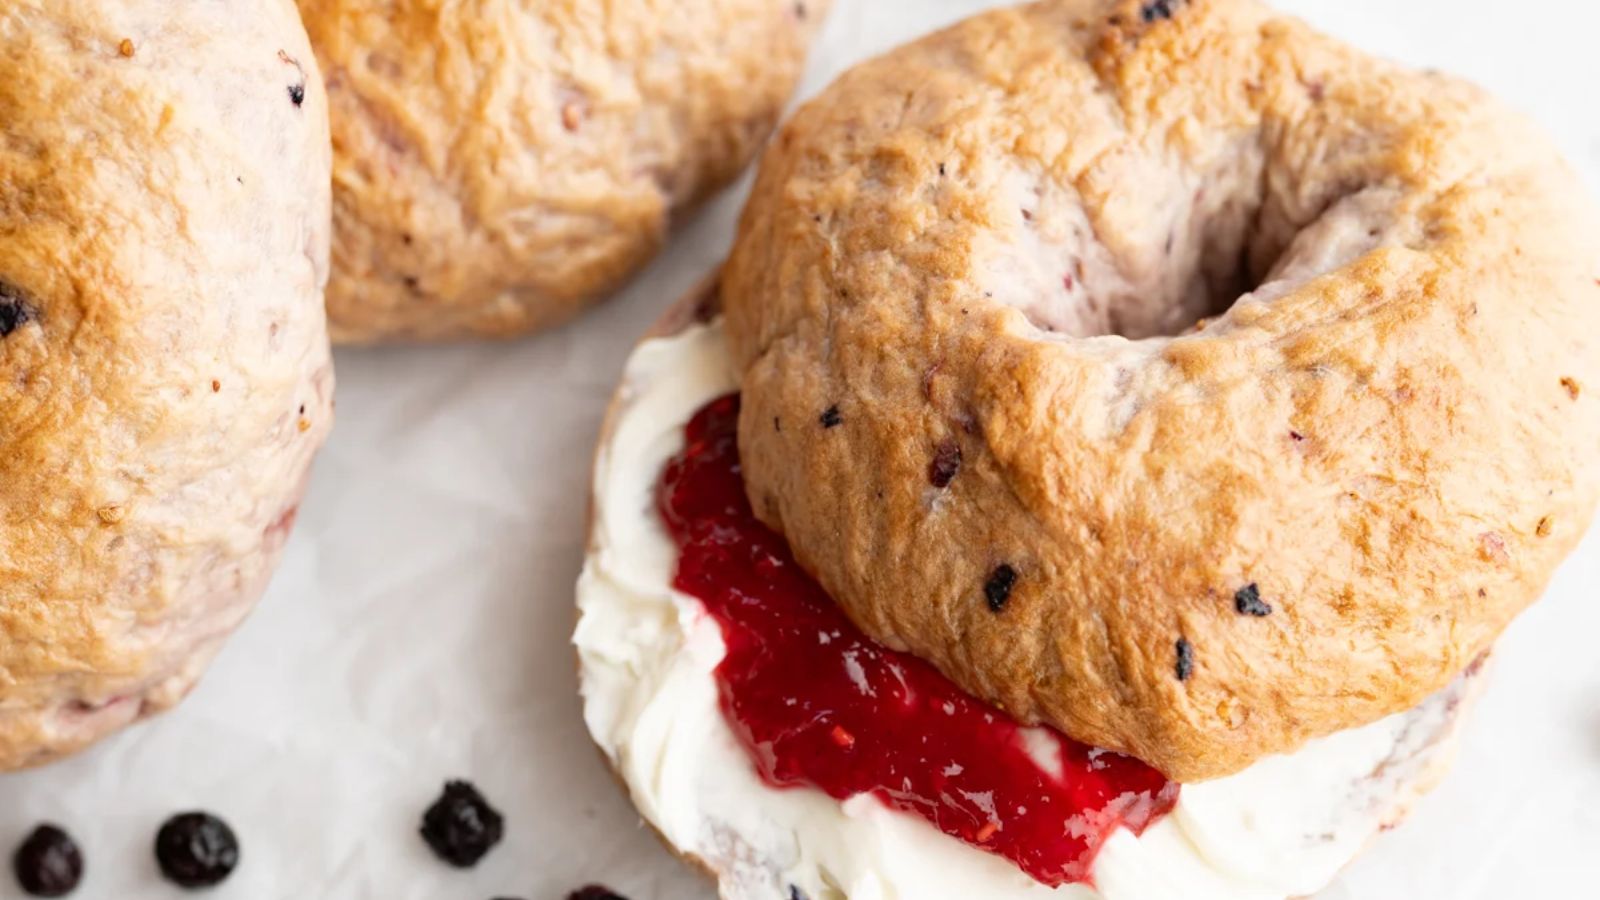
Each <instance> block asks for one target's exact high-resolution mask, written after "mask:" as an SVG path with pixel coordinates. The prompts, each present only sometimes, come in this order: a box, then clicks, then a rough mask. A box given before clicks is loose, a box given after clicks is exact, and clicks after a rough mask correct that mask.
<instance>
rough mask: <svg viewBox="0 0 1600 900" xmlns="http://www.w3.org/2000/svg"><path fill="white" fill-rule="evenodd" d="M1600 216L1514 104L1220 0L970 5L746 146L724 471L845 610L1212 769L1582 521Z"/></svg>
mask: <svg viewBox="0 0 1600 900" xmlns="http://www.w3.org/2000/svg"><path fill="white" fill-rule="evenodd" d="M1597 242H1600V215H1597V212H1596V208H1595V206H1594V204H1593V202H1592V200H1591V199H1590V198H1589V197H1588V196H1587V195H1586V194H1585V192H1584V191H1583V189H1582V187H1581V185H1580V182H1579V180H1578V178H1577V177H1576V176H1575V174H1574V173H1573V172H1572V170H1571V169H1569V168H1568V167H1567V165H1566V164H1565V163H1564V162H1563V161H1562V160H1561V159H1560V158H1559V156H1558V154H1557V153H1556V151H1555V150H1554V149H1553V148H1552V144H1551V143H1550V142H1549V141H1548V140H1547V139H1546V138H1545V137H1544V136H1542V135H1541V134H1540V132H1539V131H1538V129H1537V128H1535V127H1534V126H1533V125H1532V124H1530V123H1529V122H1528V121H1526V120H1525V119H1524V118H1522V117H1520V116H1518V115H1516V114H1514V113H1512V112H1510V111H1509V110H1508V109H1507V108H1506V107H1504V106H1502V105H1500V104H1499V103H1497V102H1495V101H1494V100H1493V99H1491V98H1490V97H1488V96H1486V95H1485V94H1484V93H1483V92H1482V91H1480V90H1478V89H1477V88H1474V87H1472V86H1470V85H1468V84H1466V83H1464V82H1461V81H1459V80H1456V79H1453V78H1449V77H1446V76H1443V75H1439V74H1436V73H1422V72H1415V71H1411V70H1408V69H1405V68H1402V67H1400V66H1398V65H1394V64H1391V63H1387V62H1384V61H1381V60H1378V59H1374V58H1372V57H1369V56H1366V55H1364V54H1362V53H1359V52H1357V51H1355V50H1352V49H1350V48H1349V47H1346V46H1344V45H1342V44H1340V43H1338V42H1336V41H1334V40H1332V39H1330V38H1327V37H1324V36H1322V35H1319V34H1317V33H1316V32H1314V31H1312V30H1311V29H1310V28H1308V27H1307V26H1305V25H1304V24H1302V23H1300V22H1298V21H1296V20H1293V19H1290V18H1286V17H1284V16H1281V15H1278V14H1276V13H1274V12H1273V11H1272V10H1271V9H1269V8H1268V7H1266V6H1264V5H1262V4H1261V3H1258V2H1254V0H1192V2H1182V0H1161V2H1145V3H1139V2H1132V0H1124V2H1109V0H1048V2H1043V3H1037V4H1033V5H1028V6H1022V7H1018V8H1015V9H1004V10H997V11H994V12H990V13H986V14H983V15H980V16H977V17H975V18H972V19H969V20H967V21H966V22H964V23H962V24H959V25H956V26H955V27H953V28H951V29H949V30H946V31H943V32H940V33H938V34H935V35H932V36H930V37H928V38H926V39H923V40H920V41H918V42H916V43H913V44H911V45H909V46H906V47H903V48H901V49H899V50H896V51H894V52H891V53H889V54H888V55H886V56H883V57H881V58H879V59H876V60H873V61H871V62H868V63H866V64H864V65H861V66H859V67H858V68H856V69H855V70H854V71H851V72H850V73H848V74H846V75H845V76H843V77H842V78H840V79H839V80H838V81H837V82H836V83H835V84H834V85H833V86H832V87H831V88H830V89H828V90H827V91H826V92H825V93H823V94H822V95H821V96H820V97H819V98H818V99H816V100H814V101H812V102H811V103H809V104H808V105H807V106H805V107H804V108H803V109H802V110H801V111H800V112H799V113H797V114H796V115H795V116H794V118H793V119H792V120H791V121H790V122H789V123H788V124H787V125H786V126H785V127H784V128H783V129H782V131H781V133H780V135H779V136H778V137H777V138H776V139H775V140H774V141H773V144H772V147H771V149H770V151H769V152H768V153H767V155H766V157H765V159H764V160H763V162H762V164H761V168H760V174H759V176H758V178H757V182H756V185H755V188H754V193H753V195H752V197H751V199H750V201H749V204H748V206H747V207H746V210H745V214H744V218H743V221H742V223H741V228H740V232H739V236H738V239H737V243H736V244H735V246H734V249H733V252H732V255H731V257H730V259H729V262H728V264H727V267H726V269H725V273H724V282H723V291H722V301H723V304H724V307H725V312H726V323H727V334H728V340H729V346H730V348H731V352H732V354H733V360H734V367H735V372H736V373H737V375H738V380H739V385H740V387H741V389H742V393H743V401H742V404H743V405H742V413H741V419H740V427H739V444H740V448H741V451H742V454H743V456H742V458H743V473H744V478H745V482H746V485H747V488H748V492H749V497H750V499H751V502H752V504H753V505H754V508H755V512H756V514H757V515H759V516H760V517H761V519H762V520H763V521H764V522H765V523H767V524H768V525H769V526H771V527H772V528H773V529H775V530H776V531H778V532H780V533H781V534H783V535H784V536H785V538H787V541H788V543H789V545H790V547H791V548H792V550H793V552H794V555H795V557H796V558H797V559H798V561H799V563H800V564H801V565H802V566H803V567H804V568H805V569H806V570H807V571H808V572H810V573H811V574H813V575H814V576H815V577H816V579H817V580H818V581H819V582H820V583H821V584H822V586H823V587H824V588H826V589H827V591H828V593H829V594H831V595H832V596H833V597H834V598H835V599H836V600H837V601H838V603H839V604H840V605H841V606H843V608H844V609H845V611H846V612H847V613H848V614H849V616H850V618H851V619H852V620H854V622H855V623H856V624H858V625H859V626H860V627H861V628H862V629H863V630H864V631H866V632H867V633H868V634H869V635H870V636H872V637H873V638H875V639H877V640H878V641H880V642H882V643H884V644H886V645H888V646H890V647H893V648H896V649H900V650H908V651H910V652H911V653H912V654H914V655H915V656H917V657H919V658H921V659H924V660H927V661H929V662H931V663H933V664H934V665H935V666H936V667H937V668H938V669H939V670H940V671H942V672H943V673H944V674H945V675H947V676H949V677H950V678H951V679H953V680H954V681H955V682H956V683H958V684H959V685H961V686H962V687H963V688H965V689H966V690H968V691H970V692H971V693H973V694H975V695H976V696H978V697H980V698H983V699H984V700H986V701H988V702H991V703H993V704H995V705H997V706H999V707H1000V708H1002V709H1004V710H1006V711H1007V712H1008V713H1010V714H1011V715H1012V716H1014V717H1016V718H1017V719H1019V720H1021V721H1023V722H1028V723H1044V724H1048V725H1051V726H1053V727H1055V728H1057V729H1059V730H1061V731H1062V732H1065V733H1066V734H1068V735H1070V736H1071V737H1073V738H1075V739H1077V740H1080V741H1083V742H1085V743H1086V744H1090V745H1093V746H1097V747H1104V748H1109V749H1112V750H1117V751H1120V752H1124V753H1128V754H1130V755H1132V756H1135V757H1137V758H1139V759H1141V760H1144V761H1145V762H1147V763H1150V764H1151V765H1153V766H1154V767H1155V768H1157V769H1159V770H1160V771H1161V772H1163V773H1165V774H1166V775H1167V776H1169V777H1172V778H1174V779H1178V780H1180V781H1185V782H1188V781H1195V780H1202V779H1208V778H1217V777H1220V776H1225V775H1228V774H1231V773H1235V772H1239V771H1241V770H1242V769H1244V768H1245V767H1247V766H1249V765H1250V764H1251V763H1252V762H1253V761H1255V760H1257V759H1259V758H1261V757H1263V756H1264V755H1267V754H1276V753H1285V752H1289V751H1292V750H1294V749H1295V748H1298V747H1300V746H1301V745H1302V744H1304V743H1305V742H1306V741H1307V740H1310V739H1312V738H1315V737H1318V736H1322V735H1328V734H1332V733H1334V732H1338V731H1342V730H1346V729H1351V728H1356V727H1359V726H1363V725H1366V724H1368V723H1371V722H1374V721H1377V720H1379V719H1381V718H1382V717H1385V716H1389V715H1393V714H1396V713H1399V712H1401V711H1403V710H1408V709H1412V708H1414V707H1416V706H1417V704H1418V703H1420V702H1422V701H1423V699H1424V698H1426V697H1428V696H1430V695H1432V694H1435V693H1436V692H1438V691H1439V690H1441V689H1443V688H1444V687H1445V685H1447V684H1449V683H1450V682H1451V681H1452V680H1453V679H1455V678H1456V677H1457V676H1458V675H1459V674H1460V673H1461V671H1462V670H1463V669H1464V668H1466V667H1467V666H1468V665H1469V664H1470V663H1471V662H1472V661H1473V660H1475V659H1477V658H1479V657H1480V656H1481V655H1482V654H1483V653H1484V652H1485V651H1486V650H1487V649H1488V647H1489V646H1490V644H1491V643H1492V642H1493V641H1494V640H1495V638H1496V637H1497V635H1499V633H1500V632H1501V630H1502V629H1503V628H1504V627H1505V626H1506V624H1507V623H1508V622H1509V621H1510V620H1511V619H1512V617H1514V616H1515V615H1516V614H1517V613H1518V612H1519V611H1520V610H1522V609H1523V608H1524V607H1526V606H1527V605H1528V604H1529V603H1531V602H1532V601H1533V600H1534V599H1535V598H1536V597H1537V596H1538V595H1539V594H1540V592H1541V591H1542V589H1543V587H1544V585H1545V583H1546V581H1547V580H1548V578H1549V577H1550V575H1551V573H1552V571H1553V570H1554V568H1555V567H1556V566H1557V564H1558V563H1559V562H1560V561H1561V560H1562V559H1563V558H1564V557H1565V556H1566V555H1567V553H1568V552H1569V551H1571V550H1572V548H1573V547H1574V546H1575V545H1576V543H1577V541H1578V539H1579V537H1580V536H1581V535H1582V534H1583V532H1584V530H1585V529H1586V527H1587V525H1588V523H1589V521H1590V518H1591V516H1592V514H1593V511H1594V507H1595V502H1596V496H1597V487H1600V346H1597V342H1600V282H1597V279H1596V276H1597V275H1600V244H1597Z"/></svg>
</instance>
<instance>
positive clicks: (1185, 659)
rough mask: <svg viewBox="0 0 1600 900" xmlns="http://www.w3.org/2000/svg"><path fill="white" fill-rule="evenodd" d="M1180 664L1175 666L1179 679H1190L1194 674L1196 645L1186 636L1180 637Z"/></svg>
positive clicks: (1174, 669) (1178, 647)
mask: <svg viewBox="0 0 1600 900" xmlns="http://www.w3.org/2000/svg"><path fill="white" fill-rule="evenodd" d="M1176 646H1177V650H1178V664H1177V665H1176V666H1174V667H1173V671H1174V672H1175V673H1176V674H1177V676H1178V680H1179V681H1188V680H1189V676H1190V675H1193V674H1194V647H1193V646H1192V645H1190V643H1189V641H1188V640H1187V639H1185V638H1178V643H1177V645H1176Z"/></svg>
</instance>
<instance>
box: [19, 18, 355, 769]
mask: <svg viewBox="0 0 1600 900" xmlns="http://www.w3.org/2000/svg"><path fill="white" fill-rule="evenodd" d="M0 49H3V51H4V52H3V53H0V134H3V139H0V233H3V234H4V238H3V239H0V454H3V456H4V458H5V460H6V464H5V477H4V478H3V479H0V513H3V517H0V560H3V562H0V769H12V768H17V767H21V766H27V765H32V764H36V763H41V762H44V761H47V760H49V759H52V758H54V757H57V756H60V755H61V754H64V753H67V752H70V751H73V750H76V749H78V748H80V747H83V746H85V745H86V744H88V743H90V742H91V741H94V740H96V739H98V738H100V737H102V736H104V735H106V734H108V733H110V732H111V731H113V730H115V729H117V728H119V727H121V726H122V725H124V724H127V723H128V722H131V721H133V720H135V719H137V718H139V717H141V716H144V715H147V714H150V713H152V712H155V711H158V710H160V709H163V708H165V707H168V706H170V705H171V704H173V703H175V702H176V701H177V700H178V699H180V698H181V697H182V696H183V695H184V694H185V693H186V692H187V691H188V690H189V688H190V687H191V686H193V684H194V682H195V680H196V679H197V678H198V677H199V675H200V673H201V671H202V670H203V669H204V667H205V665H206V663H207V662H208V661H209V659H210V658H211V656H212V655H213V654H214V653H215V652H216V650H217V648H218V646H219V645H220V643H221V641H222V639H223V638H224V637H225V636H226V635H227V634H228V632H229V631H231V630H232V629H233V627H234V626H235V625H237V624H238V623H239V621H240V620H241V619H242V618H243V617H244V615H245V614H246V613H247V612H248V611H249V609H250V607H251V605H252V604H253V603H254V601H255V599H256V597H257V596H258V595H259V594H260V592H261V590H262V588H263V587H264V585H265V583H266V581H267V578H268V576H269V574H270V572H271V571H272V567H273V565H274V562H275V560H276V558H277V556H278V552H279V549H280V548H281V547H282V545H283V542H284V540H285V537H286V536H287V534H288V532H289V529H290V526H291V525H292V523H293V521H294V515H295V510H296V504H297V503H298V501H299V497H300V493H301V489H302V487H303V485H304V482H305V477H306V471H307V468H308V466H309V464H310V462H311V458H312V455H313V453H314V451H315V450H316V448H317V447H318V445H319V444H320V443H321V442H322V439H323V436H324V434H325V433H326V431H327V428H328V427H329V423H330V421H331V414H332V410H331V393H332V390H333V380H332V378H333V376H332V371H331V369H330V366H329V356H328V338H327V330H326V324H325V319H324V314H323V308H322V285H323V284H324V282H325V281H326V278H327V271H328V232H329V216H330V196H329V193H330V192H329V188H328V177H329V171H330V166H331V161H330V151H329V138H328V120H327V104H326V101H325V99H324V95H323V92H322V87H321V81H320V79H319V77H318V75H317V68H316V63H315V61H314V60H313V58H312V55H311V49H310V46H309V44H308V43H307V41H306V36H305V31H304V29H303V28H302V27H301V25H300V22H299V19H298V17H297V16H296V14H295V9H294V6H293V4H292V3H290V2H289V0H240V2H233V3H220V4H219V3H179V4H171V3H165V2H157V0H130V2H123V3H105V2H97V0H14V2H10V3H7V4H6V5H5V6H4V8H3V10H0Z"/></svg>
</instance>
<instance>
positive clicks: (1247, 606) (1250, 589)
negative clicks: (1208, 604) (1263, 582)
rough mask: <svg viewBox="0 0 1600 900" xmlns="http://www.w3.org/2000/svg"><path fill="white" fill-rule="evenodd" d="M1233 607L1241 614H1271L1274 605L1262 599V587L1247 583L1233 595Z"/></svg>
mask: <svg viewBox="0 0 1600 900" xmlns="http://www.w3.org/2000/svg"><path fill="white" fill-rule="evenodd" d="M1233 608H1234V609H1237V610H1238V611H1239V615H1241V616H1270V615H1272V606H1271V605H1270V604H1268V603H1267V602H1266V601H1265V600H1262V599H1261V588H1259V587H1257V586H1255V585H1254V584H1247V585H1245V586H1244V587H1242V588H1240V589H1239V590H1238V592H1237V593H1235V594H1234V595H1233Z"/></svg>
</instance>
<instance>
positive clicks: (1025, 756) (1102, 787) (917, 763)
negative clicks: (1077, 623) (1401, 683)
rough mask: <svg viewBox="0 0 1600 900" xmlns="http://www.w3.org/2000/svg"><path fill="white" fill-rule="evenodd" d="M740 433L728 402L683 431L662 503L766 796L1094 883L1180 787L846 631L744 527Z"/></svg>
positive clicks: (758, 530) (765, 536)
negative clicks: (886, 822)
mask: <svg viewBox="0 0 1600 900" xmlns="http://www.w3.org/2000/svg"><path fill="white" fill-rule="evenodd" d="M738 418H739V398H738V396H737V395H730V396H726V397H722V398H720V399H718V400H715V401H713V402H712V403H710V404H708V405H707V406H705V407H704V408H702V409H701V410H700V411H699V412H698V413H697V414H696V415H695V416H694V418H693V419H692V420H691V421H690V422H689V424H688V425H687V426H686V427H685V447H684V449H683V451H682V452H681V453H679V454H678V455H677V456H676V457H674V458H673V459H672V461H671V462H669V463H668V465H667V468H666V471H665V473H664V474H663V476H662V481H661V485H660V494H659V497H658V500H659V504H660V508H661V513H662V516H663V517H664V518H665V520H666V523H667V527H668V529H669V530H670V531H671V533H672V536H673V540H674V541H675V542H676V543H677V545H678V548H679V554H680V555H679V560H678V575H677V579H676V582H675V586H676V587H677V588H678V589H679V590H681V591H683V592H685V593H687V594H690V595H692V596H694V597H697V598H699V599H700V600H701V601H702V602H703V603H704V604H705V606H706V609H707V610H708V611H709V612H710V614H711V615H712V616H713V617H714V618H715V619H716V621H717V622H718V623H719V624H720V625H721V628H722V635H723V639H724V642H725V643H726V645H727V654H726V656H725V657H724V658H723V660H722V663H721V664H720V665H719V666H718V668H717V671H716V678H717V688H718V691H719V695H720V697H721V702H722V709H723V713H724V714H725V715H726V717H727V719H728V721H729V723H730V725H731V726H732V728H733V730H734V733H735V734H737V735H738V736H739V739H740V740H741V741H742V742H743V743H744V745H745V747H746V748H747V749H748V750H749V752H750V756H751V758H752V759H753V760H754V762H755V765H756V768H757V770H758V771H759V772H760V774H761V776H762V778H763V779H764V780H765V781H767V782H768V783H769V784H772V785H774V786H778V787H790V786H800V785H809V786H812V787H815V788H819V789H821V790H823V791H825V792H827V793H828V794H829V795H831V796H833V797H836V798H838V799H841V800H842V799H845V798H848V797H852V796H855V795H857V794H872V795H874V796H876V797H878V798H879V799H880V800H882V801H883V802H884V803H886V804H888V805H889V806H890V807H892V808H894V809H898V810H902V811H904V812H908V813H914V814H916V815H919V816H922V817H923V818H924V819H927V820H928V821H929V822H931V823H932V824H933V825H934V826H935V827H937V828H938V829H939V830H940V831H942V832H944V833H945V834H948V835H950V836H952V837H956V838H959V839H961V840H963V841H966V842H967V843H969V844H972V845H974V846H977V847H980V848H982V849H984V850H987V851H989V852H991V853H996V854H999V855H1000V856H1002V857H1004V858H1006V859H1008V860H1010V861H1011V862H1013V863H1015V864H1016V865H1017V866H1019V867H1020V868H1021V869H1022V870H1023V871H1025V872H1027V873H1028V874H1029V875H1031V876H1033V877H1034V878H1035V879H1037V880H1039V881H1041V882H1043V883H1045V884H1048V885H1052V886H1053V885H1058V884H1062V883H1065V882H1073V881H1081V882H1086V881H1089V880H1090V873H1091V867H1092V865H1093V862H1094V857H1095V854H1096V853H1097V852H1098V851H1099V849H1100V847H1101V845H1102V844H1103V843H1104V842H1105V840H1106V838H1107V837H1109V836H1110V834H1111V833H1112V832H1113V831H1115V830H1116V829H1117V828H1127V829H1130V830H1132V831H1133V832H1134V833H1139V832H1141V831H1143V830H1144V828H1145V827H1146V826H1148V825H1149V824H1150V823H1152V822H1154V821H1155V820H1156V819H1158V818H1160V817H1161V816H1162V815H1164V814H1165V813H1166V812H1167V811H1168V810H1170V809H1171V808H1172V806H1173V804H1174V803H1176V802H1177V798H1178V786H1177V785H1176V784H1174V783H1172V782H1169V781H1167V780H1166V778H1164V777H1163V776H1162V775H1161V773H1159V772H1157V771H1156V770H1154V769H1152V768H1150V767H1149V766H1146V765H1145V764H1143V763H1141V762H1139V761H1138V760H1135V759H1132V758H1131V757H1127V756H1122V755H1120V754H1117V753H1112V752H1109V751H1104V750H1097V749H1094V748H1091V747H1086V746H1084V745H1083V744H1079V743H1077V742H1075V741H1073V740H1071V739H1069V738H1067V737H1066V736H1064V735H1061V734H1059V733H1057V732H1054V731H1048V730H1045V729H1024V728H1023V727H1022V726H1020V725H1018V724H1017V723H1016V722H1014V721H1012V720H1011V719H1009V718H1007V717H1006V716H1005V714H1004V713H1001V712H999V711H997V710H995V709H993V708H991V707H989V706H987V705H985V704H983V703H981V702H979V701H978V700H976V699H974V698H972V697H970V696H968V695H967V694H965V693H963V692H962V691H961V689H960V688H958V687H956V686H955V685H954V684H953V683H951V682H950V681H949V680H948V679H946V678H945V677H944V676H943V675H940V674H939V673H938V672H937V671H936V670H935V669H934V668H933V667H932V666H930V665H928V664H927V663H924V662H922V661H921V660H919V659H917V658H915V657H913V656H909V655H907V654H903V653H896V652H894V651H891V650H889V649H887V648H885V647H882V646H880V645H878V644H876V643H875V642H873V641H872V640H871V639H870V638H868V637H866V636H865V635H863V634H862V633H861V632H860V631H859V630H857V629H856V627H855V626H854V625H853V624H851V622H850V620H849V619H847V618H846V617H845V616H844V614H843V613H842V612H841V611H840V610H839V608H838V607H837V606H836V605H835V604H834V602H833V600H832V599H831V598H830V597H829V596H828V595H827V594H826V593H825V592H824V591H823V590H822V588H821V587H820V586H819V585H818V584H817V583H816V582H815V581H813V580H812V579H811V578H810V576H808V575H807V574H806V573H805V572H804V571H803V570H801V568H800V567H799V566H798V565H797V564H795V562H794V560H793V559H792V558H791V557H790V555H789V549H788V546H787V544H786V543H785V542H784V540H783V538H782V537H780V536H778V535H777V534H775V533H773V532H772V531H771V530H769V529H767V528H766V527H765V526H764V525H762V524H761V523H760V522H759V521H758V520H757V519H756V518H755V515H754V514H753V513H752V512H751V510H750V505H749V502H748V501H747V500H746V499H745V493H744V483H743V481H742V479H741V477H740V472H739V448H738V443H737V440H736V434H737V424H738Z"/></svg>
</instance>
